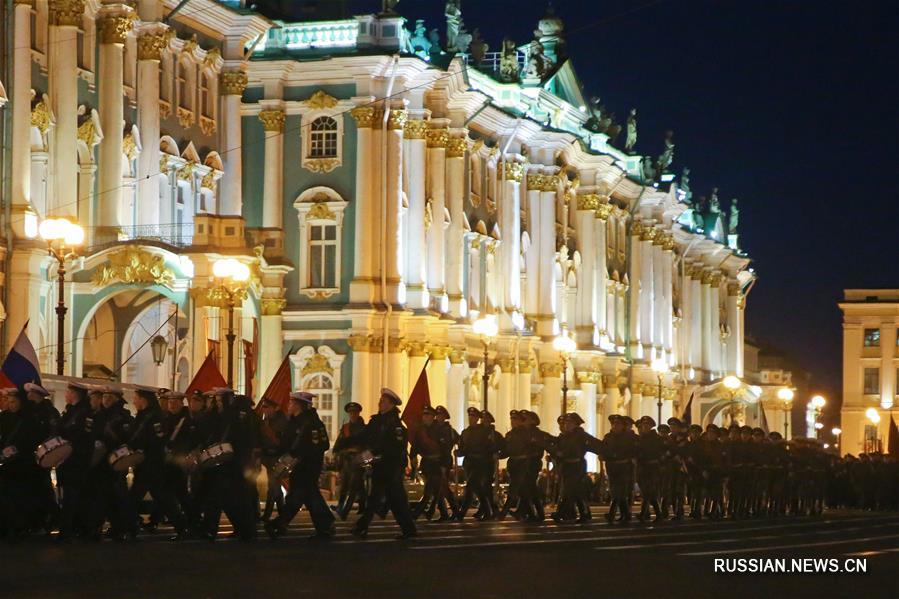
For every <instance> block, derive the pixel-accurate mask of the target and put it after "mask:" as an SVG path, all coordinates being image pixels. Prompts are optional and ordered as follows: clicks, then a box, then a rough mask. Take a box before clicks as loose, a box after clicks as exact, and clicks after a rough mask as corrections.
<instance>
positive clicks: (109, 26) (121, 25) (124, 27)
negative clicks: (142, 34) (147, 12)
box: [100, 16, 134, 44]
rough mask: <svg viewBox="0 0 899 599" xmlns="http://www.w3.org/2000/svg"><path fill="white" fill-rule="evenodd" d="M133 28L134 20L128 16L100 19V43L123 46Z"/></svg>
mask: <svg viewBox="0 0 899 599" xmlns="http://www.w3.org/2000/svg"><path fill="white" fill-rule="evenodd" d="M133 28H134V19H133V18H132V17H130V16H128V17H123V16H115V17H103V18H102V19H100V43H101V44H124V43H125V40H126V39H127V38H128V34H129V33H131V30H132V29H133Z"/></svg>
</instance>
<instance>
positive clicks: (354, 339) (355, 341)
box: [346, 334, 372, 352]
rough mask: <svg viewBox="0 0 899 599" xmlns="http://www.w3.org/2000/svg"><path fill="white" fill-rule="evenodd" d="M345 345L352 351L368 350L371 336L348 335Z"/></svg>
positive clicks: (369, 349)
mask: <svg viewBox="0 0 899 599" xmlns="http://www.w3.org/2000/svg"><path fill="white" fill-rule="evenodd" d="M346 341H347V345H349V346H350V349H351V350H353V351H354V352H368V351H371V342H372V338H371V336H370V335H355V334H354V335H350V336H349V337H347V340H346Z"/></svg>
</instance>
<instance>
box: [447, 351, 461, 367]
mask: <svg viewBox="0 0 899 599" xmlns="http://www.w3.org/2000/svg"><path fill="white" fill-rule="evenodd" d="M449 361H450V364H456V365H458V364H461V363H462V362H464V361H465V350H464V349H454V350H452V351H450V353H449Z"/></svg>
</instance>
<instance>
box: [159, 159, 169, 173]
mask: <svg viewBox="0 0 899 599" xmlns="http://www.w3.org/2000/svg"><path fill="white" fill-rule="evenodd" d="M168 170H169V157H168V156H167V155H166V154H163V155H162V156H160V157H159V172H160V173H162V174H167V173H168Z"/></svg>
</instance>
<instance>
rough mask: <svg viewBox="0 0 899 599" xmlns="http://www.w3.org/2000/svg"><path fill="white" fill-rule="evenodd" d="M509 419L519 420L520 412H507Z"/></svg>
mask: <svg viewBox="0 0 899 599" xmlns="http://www.w3.org/2000/svg"><path fill="white" fill-rule="evenodd" d="M509 418H521V412H519V411H518V410H509Z"/></svg>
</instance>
